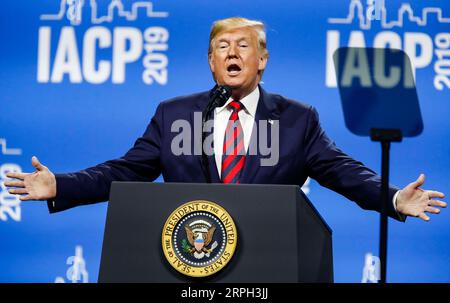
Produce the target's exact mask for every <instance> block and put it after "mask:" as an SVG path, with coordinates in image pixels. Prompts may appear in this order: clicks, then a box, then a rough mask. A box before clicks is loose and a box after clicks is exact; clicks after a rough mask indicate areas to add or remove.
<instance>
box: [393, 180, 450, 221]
mask: <svg viewBox="0 0 450 303" xmlns="http://www.w3.org/2000/svg"><path fill="white" fill-rule="evenodd" d="M424 182H425V175H424V174H421V175H420V176H419V178H418V179H417V180H416V181H414V182H412V183H410V184H409V185H408V186H406V187H405V188H403V189H402V190H400V192H399V194H398V195H397V200H396V205H397V211H398V212H399V213H401V214H403V215H406V216H412V217H419V218H421V219H423V220H424V221H429V220H430V217H428V216H427V215H426V214H425V213H426V212H427V213H431V214H438V213H440V212H441V210H440V209H439V208H437V207H447V203H445V202H443V201H439V200H435V198H439V199H443V198H444V194H443V193H441V192H438V191H433V190H424V189H421V188H420V186H421V185H422V184H423V183H424Z"/></svg>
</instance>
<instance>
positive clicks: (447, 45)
mask: <svg viewBox="0 0 450 303" xmlns="http://www.w3.org/2000/svg"><path fill="white" fill-rule="evenodd" d="M363 2H364V1H361V0H351V1H350V4H349V7H348V13H347V16H344V17H341V18H329V19H328V23H329V24H330V25H332V26H333V27H336V29H333V30H329V31H327V58H326V85H327V86H328V87H336V86H337V83H336V74H335V70H334V65H333V53H334V52H335V51H336V50H337V49H338V48H339V47H340V46H343V45H342V44H343V43H345V42H343V40H344V39H345V38H343V36H347V37H348V40H347V39H346V40H347V43H346V44H345V46H349V47H366V45H367V44H368V43H370V42H367V41H368V40H369V39H371V40H372V39H373V40H372V46H373V47H376V48H393V49H402V50H403V51H404V52H405V53H406V54H408V56H409V58H410V60H411V64H412V68H413V75H414V76H415V74H416V73H415V71H416V70H417V69H421V68H426V67H428V66H430V65H431V64H432V63H433V62H434V64H433V68H434V72H435V76H434V78H433V85H434V87H435V88H436V89H437V90H440V91H442V90H446V89H450V33H449V31H448V27H449V25H450V12H444V10H443V9H442V8H441V7H424V8H422V10H419V9H418V8H413V7H412V6H411V5H410V4H409V3H402V4H401V6H400V7H399V8H398V10H388V9H387V8H386V7H385V1H384V0H367V1H366V4H367V5H366V6H364V4H363ZM446 13H447V14H446ZM355 27H356V28H359V30H352V31H350V32H349V34H348V35H347V32H348V29H349V28H350V29H353V28H355ZM341 28H342V29H347V30H341ZM406 28H407V29H409V28H414V29H416V28H417V30H416V31H405V29H406ZM344 41H345V40H344Z"/></svg>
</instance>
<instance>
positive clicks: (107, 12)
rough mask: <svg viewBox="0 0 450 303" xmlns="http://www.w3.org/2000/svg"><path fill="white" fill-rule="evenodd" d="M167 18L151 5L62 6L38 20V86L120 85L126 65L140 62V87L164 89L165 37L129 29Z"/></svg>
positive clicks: (162, 31) (74, 2)
mask: <svg viewBox="0 0 450 303" xmlns="http://www.w3.org/2000/svg"><path fill="white" fill-rule="evenodd" d="M88 1H89V3H87V2H88ZM99 2H100V1H99ZM103 3H104V4H106V3H105V1H103ZM56 10H57V9H55V11H56ZM168 15H169V14H168V13H167V12H161V11H156V10H155V8H154V4H153V3H152V2H149V1H137V2H133V3H131V4H130V5H128V6H127V7H126V6H125V5H124V4H123V3H122V1H121V0H111V1H110V2H109V3H108V5H106V6H104V5H102V6H101V7H100V6H99V5H97V1H96V0H61V2H60V6H59V11H57V12H56V13H55V14H42V15H41V16H40V20H41V22H42V23H45V25H43V26H41V27H39V36H38V39H39V41H38V64H37V82H39V83H60V82H62V81H63V80H64V78H67V80H68V81H69V82H70V83H82V82H88V83H92V84H101V83H105V82H107V81H111V82H112V83H114V84H121V83H124V82H125V79H126V67H127V65H128V64H131V63H135V62H136V61H138V60H139V59H140V58H142V67H143V71H142V81H143V82H144V83H145V84H148V85H150V84H154V83H156V84H160V85H165V84H167V81H168V73H167V66H168V63H169V59H168V58H167V56H166V54H165V53H164V52H165V51H166V50H167V49H168V40H169V31H168V30H167V29H166V28H164V27H162V26H151V27H147V28H145V29H141V28H138V27H132V26H128V24H129V23H132V22H134V24H135V25H136V21H137V19H138V17H140V18H149V19H152V21H153V20H154V21H157V20H160V19H162V18H167V17H168ZM113 23H114V24H115V26H112V24H113ZM118 24H120V25H123V24H124V25H126V26H117V25H118ZM146 24H148V20H146ZM100 58H101V59H100Z"/></svg>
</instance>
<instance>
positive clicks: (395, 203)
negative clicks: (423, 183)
mask: <svg viewBox="0 0 450 303" xmlns="http://www.w3.org/2000/svg"><path fill="white" fill-rule="evenodd" d="M399 193H400V191H399V190H397V192H396V193H395V195H394V197H393V198H392V204H394V209H395V211H397V196H398V194H399ZM397 212H398V211H397Z"/></svg>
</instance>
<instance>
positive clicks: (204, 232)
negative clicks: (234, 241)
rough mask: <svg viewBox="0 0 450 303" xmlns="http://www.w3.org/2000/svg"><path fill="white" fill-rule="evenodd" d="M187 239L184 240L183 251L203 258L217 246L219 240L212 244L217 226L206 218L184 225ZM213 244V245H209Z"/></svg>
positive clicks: (197, 257)
mask: <svg viewBox="0 0 450 303" xmlns="http://www.w3.org/2000/svg"><path fill="white" fill-rule="evenodd" d="M184 229H185V231H186V237H187V241H186V239H184V240H183V241H182V247H183V251H184V252H186V253H189V254H191V255H192V256H194V258H196V259H202V258H204V257H205V256H206V257H209V256H210V254H211V253H212V252H213V251H214V249H215V248H216V247H217V245H218V243H217V241H214V243H212V244H211V242H212V240H213V237H214V232H215V230H216V227H215V226H214V225H212V224H211V223H209V222H207V221H206V220H195V221H193V222H191V223H189V224H186V225H185V226H184ZM210 244H211V247H210V248H208V246H209V245H210Z"/></svg>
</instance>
